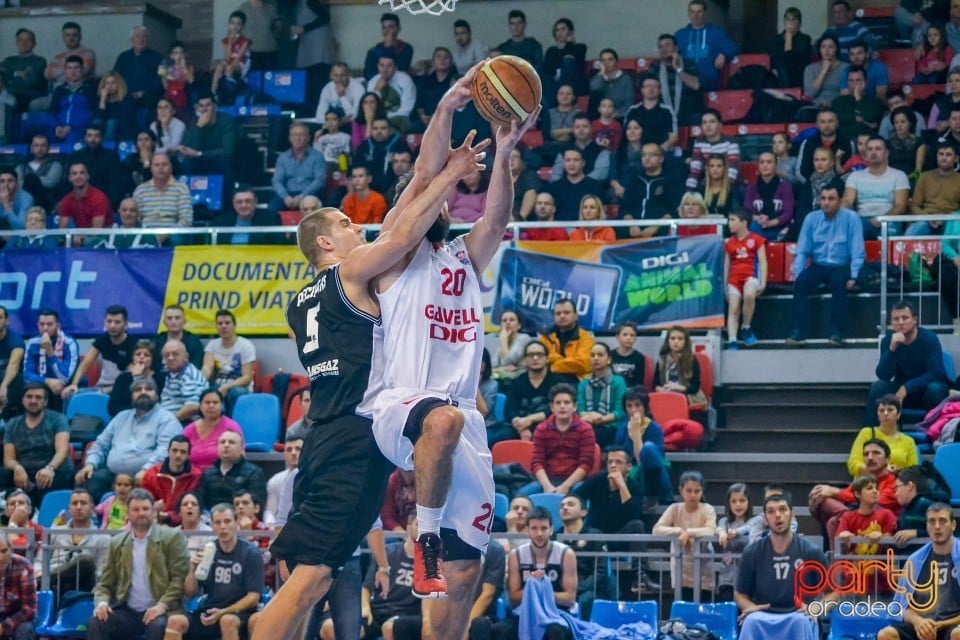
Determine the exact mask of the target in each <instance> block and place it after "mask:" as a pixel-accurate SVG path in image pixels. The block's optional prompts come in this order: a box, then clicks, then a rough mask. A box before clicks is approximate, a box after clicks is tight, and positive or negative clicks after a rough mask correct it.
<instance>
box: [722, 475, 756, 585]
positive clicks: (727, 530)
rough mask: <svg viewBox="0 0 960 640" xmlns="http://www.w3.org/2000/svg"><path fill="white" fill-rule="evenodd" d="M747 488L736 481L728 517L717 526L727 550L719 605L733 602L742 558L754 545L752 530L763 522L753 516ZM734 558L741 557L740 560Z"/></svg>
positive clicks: (731, 488)
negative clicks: (751, 538)
mask: <svg viewBox="0 0 960 640" xmlns="http://www.w3.org/2000/svg"><path fill="white" fill-rule="evenodd" d="M752 511H753V509H752V507H751V505H750V496H749V494H748V493H747V485H745V484H744V483H742V482H735V483H733V484H732V485H730V486H729V487H728V488H727V515H725V516H723V517H722V518H720V522H719V523H717V538H719V540H720V546H721V547H723V561H722V566H721V567H720V573H719V575H718V579H717V602H733V588H734V585H736V583H737V572H738V571H739V570H740V560H739V556H740V554H741V553H743V550H744V549H745V548H746V547H747V544H748V543H749V542H750V530H751V529H752V528H753V527H755V526H756V525H757V523H758V522H762V521H763V516H762V515H756V516H753V515H751V513H752ZM734 556H737V557H736V558H735V557H734Z"/></svg>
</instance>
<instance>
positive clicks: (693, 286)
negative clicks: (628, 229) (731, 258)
mask: <svg viewBox="0 0 960 640" xmlns="http://www.w3.org/2000/svg"><path fill="white" fill-rule="evenodd" d="M600 262H601V263H603V264H606V265H611V266H615V267H619V268H620V269H622V270H623V273H624V279H623V284H622V286H621V287H620V288H619V289H618V290H617V291H616V294H615V295H616V302H615V304H614V305H613V313H612V314H611V325H610V326H611V327H612V326H613V325H616V324H618V323H620V322H624V321H627V320H631V321H633V322H636V323H637V326H638V327H640V328H653V327H666V326H670V325H674V324H681V325H684V326H686V327H698V328H710V327H722V326H723V301H724V295H723V282H722V280H723V240H722V239H720V238H719V237H713V236H711V237H703V236H701V237H691V238H679V237H671V238H661V239H657V240H649V241H646V242H636V243H632V244H624V245H617V246H611V247H606V248H604V249H603V250H602V251H601V252H600Z"/></svg>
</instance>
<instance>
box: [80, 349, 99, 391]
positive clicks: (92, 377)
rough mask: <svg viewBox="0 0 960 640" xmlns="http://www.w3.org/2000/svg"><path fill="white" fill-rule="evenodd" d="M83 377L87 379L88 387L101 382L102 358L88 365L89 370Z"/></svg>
mask: <svg viewBox="0 0 960 640" xmlns="http://www.w3.org/2000/svg"><path fill="white" fill-rule="evenodd" d="M84 355H86V354H84ZM83 379H84V380H86V381H87V387H88V388H92V387H95V386H97V383H98V382H100V360H99V359H97V360H94V361H93V363H92V364H91V365H90V366H89V367H87V371H86V372H85V373H84V374H83Z"/></svg>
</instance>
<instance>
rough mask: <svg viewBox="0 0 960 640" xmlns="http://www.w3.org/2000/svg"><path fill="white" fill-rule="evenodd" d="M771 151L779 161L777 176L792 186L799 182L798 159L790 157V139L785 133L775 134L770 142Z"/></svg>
mask: <svg viewBox="0 0 960 640" xmlns="http://www.w3.org/2000/svg"><path fill="white" fill-rule="evenodd" d="M770 143H771V144H770V149H771V151H773V155H774V157H775V158H776V159H777V175H778V176H780V179H781V180H787V181H789V182H790V183H791V184H792V183H795V182H796V181H797V175H796V174H797V157H796V156H792V155H790V147H791V143H790V137H789V136H788V135H787V134H785V133H775V134H773V138H772V139H771V141H770Z"/></svg>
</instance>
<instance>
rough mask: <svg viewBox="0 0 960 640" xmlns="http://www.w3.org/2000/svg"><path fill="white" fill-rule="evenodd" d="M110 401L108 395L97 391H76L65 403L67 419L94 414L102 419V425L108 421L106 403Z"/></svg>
mask: <svg viewBox="0 0 960 640" xmlns="http://www.w3.org/2000/svg"><path fill="white" fill-rule="evenodd" d="M109 403H110V396H108V395H107V394H105V393H100V392H99V391H90V392H88V393H77V394H74V395H73V396H71V397H70V402H69V403H67V413H66V414H65V415H66V417H67V420H71V419H73V417H74V416H95V417H97V418H100V419H101V420H103V424H104V426H106V424H107V423H108V422H110V412H109V411H107V405H108V404H109Z"/></svg>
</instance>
